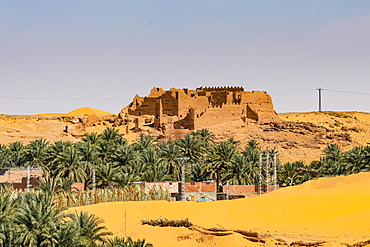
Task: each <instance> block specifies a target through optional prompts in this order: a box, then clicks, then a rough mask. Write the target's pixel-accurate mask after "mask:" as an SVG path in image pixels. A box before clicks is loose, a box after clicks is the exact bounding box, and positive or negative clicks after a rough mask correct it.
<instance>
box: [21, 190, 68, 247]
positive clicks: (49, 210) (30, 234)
mask: <svg viewBox="0 0 370 247" xmlns="http://www.w3.org/2000/svg"><path fill="white" fill-rule="evenodd" d="M62 211H63V208H57V207H55V206H54V204H53V197H52V196H50V195H48V194H43V193H26V194H23V195H22V198H21V203H20V205H19V208H18V210H17V212H16V217H15V223H17V224H19V226H20V227H21V229H22V232H21V234H20V237H19V243H20V244H21V245H22V246H55V245H56V235H57V234H56V229H57V225H58V224H60V223H61V220H62V219H63V218H64V217H65V214H64V213H63V212H62Z"/></svg>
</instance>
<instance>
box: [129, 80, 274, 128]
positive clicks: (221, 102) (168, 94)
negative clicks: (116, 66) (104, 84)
mask: <svg viewBox="0 0 370 247" xmlns="http://www.w3.org/2000/svg"><path fill="white" fill-rule="evenodd" d="M124 109H125V110H126V111H127V112H128V114H129V115H133V116H144V115H151V116H154V117H155V123H154V126H155V127H156V128H161V126H163V125H166V123H165V119H166V118H165V116H173V117H178V118H179V119H178V120H177V121H175V122H174V124H173V127H174V128H176V129H191V130H193V129H197V128H203V127H207V126H211V125H215V124H221V123H225V122H235V121H237V122H239V124H240V125H245V123H247V122H248V120H251V121H253V122H255V123H257V124H260V123H266V122H273V121H279V120H280V119H279V118H278V116H277V114H276V112H275V111H274V106H273V104H272V99H271V97H270V95H268V94H267V93H266V92H259V91H252V92H245V91H244V88H242V87H217V88H214V87H206V88H198V89H196V90H189V89H176V88H172V89H170V90H167V91H164V90H163V89H162V88H153V89H152V90H151V92H150V94H149V95H148V96H147V97H140V96H138V95H136V96H135V98H134V100H133V102H132V103H131V104H130V105H129V106H128V107H127V108H124Z"/></svg>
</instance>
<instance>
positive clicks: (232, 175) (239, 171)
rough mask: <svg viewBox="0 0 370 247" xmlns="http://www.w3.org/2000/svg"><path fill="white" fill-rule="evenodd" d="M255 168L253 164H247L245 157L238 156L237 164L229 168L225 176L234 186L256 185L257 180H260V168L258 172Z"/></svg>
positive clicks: (236, 158)
mask: <svg viewBox="0 0 370 247" xmlns="http://www.w3.org/2000/svg"><path fill="white" fill-rule="evenodd" d="M254 168H255V166H252V163H248V162H246V158H245V156H236V157H235V162H233V163H232V164H231V165H230V166H229V167H228V171H227V172H226V173H225V175H224V176H225V179H226V180H228V181H229V182H230V183H231V184H234V185H245V184H255V182H256V178H257V179H258V167H257V170H255V169H254ZM256 173H257V174H256ZM256 175H257V176H256Z"/></svg>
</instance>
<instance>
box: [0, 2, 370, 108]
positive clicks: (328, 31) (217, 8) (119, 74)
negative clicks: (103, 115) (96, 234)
mask: <svg viewBox="0 0 370 247" xmlns="http://www.w3.org/2000/svg"><path fill="white" fill-rule="evenodd" d="M369 45H370V1H368V0H356V1H349V0H348V1H338V0H331V1H327V0H320V1H314V0H310V1H308V0H307V1H299V0H285V1H280V0H271V1H268V0H266V1H256V0H254V1H250V0H238V1H236V0H235V1H234V0H204V1H202V0H194V1H192V0H188V1H177V0H168V1H155V0H153V1H148V0H146V1H141V0H136V1H128V0H115V1H113V0H58V1H52V0H40V1H38V0H32V1H30V0H18V1H14V0H2V1H1V2H0V85H1V89H0V114H35V113H46V112H69V111H71V110H74V109H76V108H80V107H85V106H89V107H93V108H98V109H101V110H106V111H110V112H113V113H118V112H119V111H120V110H121V108H123V107H124V106H126V105H127V104H128V103H129V102H130V101H131V99H132V98H133V97H134V96H135V94H139V95H141V96H144V95H147V94H148V93H149V92H150V89H151V88H152V87H162V88H164V89H169V88H171V87H176V88H190V89H195V88H196V87H199V86H243V87H244V88H245V90H247V91H251V90H262V91H267V92H268V93H270V94H271V95H272V97H273V101H274V104H275V109H276V111H278V112H294V111H314V110H317V109H318V99H317V98H318V96H317V95H318V93H317V90H316V88H324V89H330V90H337V91H343V92H334V91H329V90H324V91H323V110H337V111H350V110H352V111H366V112H370V104H369V98H370V47H369ZM291 91H294V92H291ZM344 92H353V93H344Z"/></svg>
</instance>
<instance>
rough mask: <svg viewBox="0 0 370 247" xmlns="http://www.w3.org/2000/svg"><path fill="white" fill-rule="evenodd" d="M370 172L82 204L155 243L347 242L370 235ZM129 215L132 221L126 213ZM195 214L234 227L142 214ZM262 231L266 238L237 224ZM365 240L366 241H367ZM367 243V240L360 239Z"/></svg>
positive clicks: (117, 228) (122, 230) (121, 232)
mask: <svg viewBox="0 0 370 247" xmlns="http://www.w3.org/2000/svg"><path fill="white" fill-rule="evenodd" d="M368 188H370V173H360V174H356V175H350V176H347V177H335V178H320V179H318V180H312V181H308V182H306V183H304V184H302V185H299V186H294V187H287V188H283V189H280V190H277V191H273V192H270V193H267V194H264V195H262V196H258V197H252V198H246V199H237V200H232V201H216V202H202V203H197V202H166V201H149V202H112V203H102V204H96V205H90V206H84V207H78V208H72V209H70V210H72V211H74V210H77V211H88V212H90V213H94V214H95V215H97V216H98V217H100V218H102V219H104V221H105V225H106V226H107V227H108V230H110V231H112V232H113V233H114V235H117V236H125V234H126V235H127V236H131V237H133V238H134V239H137V238H140V239H143V238H145V239H146V240H147V241H149V242H150V243H152V244H154V246H161V247H164V246H188V247H190V246H225V247H226V246H256V247H257V246H275V245H276V244H279V245H280V244H281V243H282V242H283V241H285V242H286V244H287V245H289V244H290V243H291V242H296V241H303V242H305V243H313V242H320V241H324V243H322V246H343V247H345V246H346V245H345V244H348V245H347V246H350V245H351V244H354V243H357V242H361V241H365V240H369V239H370V224H369V220H370V190H369V189H368ZM124 215H126V222H125V217H124ZM158 217H164V218H168V219H181V218H189V220H190V221H191V222H192V223H193V224H194V225H197V226H201V227H206V228H212V227H216V228H224V229H230V230H229V231H227V230H225V232H228V233H230V234H229V235H227V236H215V235H212V234H204V233H201V232H199V230H200V231H202V228H200V227H195V228H194V229H193V230H190V229H187V228H184V227H181V228H173V227H154V226H148V225H141V223H140V220H142V219H157V218H158ZM238 229H239V230H244V231H250V232H255V233H258V234H259V235H260V236H261V238H262V239H263V241H265V243H264V244H263V243H258V242H257V243H256V242H252V241H249V240H247V239H246V238H244V237H243V235H241V234H240V233H237V232H235V231H234V232H233V231H231V230H238ZM365 245H366V244H364V245H363V246H365ZM358 246H361V245H358Z"/></svg>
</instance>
